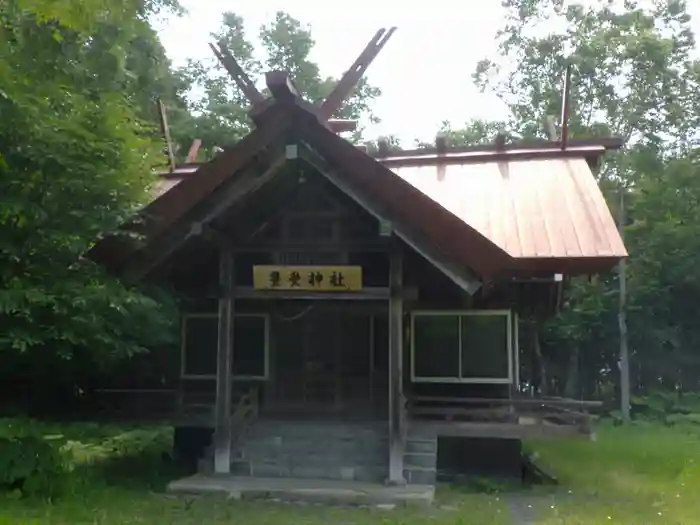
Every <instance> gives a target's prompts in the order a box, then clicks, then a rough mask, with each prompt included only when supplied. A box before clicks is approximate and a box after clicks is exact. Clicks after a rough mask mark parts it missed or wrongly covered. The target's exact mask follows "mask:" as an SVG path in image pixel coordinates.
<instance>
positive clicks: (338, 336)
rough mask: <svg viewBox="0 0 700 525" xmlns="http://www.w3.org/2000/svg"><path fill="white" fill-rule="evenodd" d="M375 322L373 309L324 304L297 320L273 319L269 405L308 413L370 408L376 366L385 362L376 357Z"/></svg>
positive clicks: (353, 412) (369, 410)
mask: <svg viewBox="0 0 700 525" xmlns="http://www.w3.org/2000/svg"><path fill="white" fill-rule="evenodd" d="M372 323H373V320H372V316H371V315H370V314H367V313H348V312H337V311H335V312H334V311H323V309H322V308H321V307H320V305H319V306H318V307H313V308H311V309H310V310H309V311H308V312H307V313H306V314H304V315H302V316H300V317H299V318H298V319H294V320H291V321H285V320H283V319H278V320H274V319H273V337H274V369H275V372H274V374H273V375H274V379H273V381H274V388H273V390H274V393H275V395H274V401H273V400H271V402H272V403H271V406H270V409H272V410H275V411H276V412H279V413H283V412H286V413H290V414H291V413H297V414H299V413H303V414H309V415H311V414H338V415H343V416H349V415H358V416H359V415H364V414H369V413H372V412H373V399H374V397H375V396H376V390H377V386H376V383H377V373H376V370H375V368H376V364H377V363H380V362H381V360H380V359H375V356H374V353H375V348H374V346H375V344H374V343H375V341H374V338H373V330H372ZM380 390H381V389H380ZM385 401H386V398H384V403H382V406H383V405H385V404H386V402H385Z"/></svg>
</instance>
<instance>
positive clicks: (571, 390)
mask: <svg viewBox="0 0 700 525" xmlns="http://www.w3.org/2000/svg"><path fill="white" fill-rule="evenodd" d="M579 352H580V350H579V347H578V346H575V347H574V349H573V351H572V352H571V354H570V355H569V366H568V367H567V370H566V386H565V387H564V396H565V397H568V398H571V399H573V398H576V397H579V396H577V395H576V393H577V390H578V384H579V373H580V370H579Z"/></svg>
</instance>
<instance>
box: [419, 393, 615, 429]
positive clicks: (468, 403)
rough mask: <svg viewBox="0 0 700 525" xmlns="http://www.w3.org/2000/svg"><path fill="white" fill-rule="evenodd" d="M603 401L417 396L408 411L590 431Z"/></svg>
mask: <svg viewBox="0 0 700 525" xmlns="http://www.w3.org/2000/svg"><path fill="white" fill-rule="evenodd" d="M601 405H602V403H601V402H599V401H582V400H575V399H563V398H555V399H552V398H539V399H537V398H495V399H494V398H478V397H469V398H461V397H439V396H413V397H411V398H410V399H409V403H408V413H409V415H410V417H412V418H421V417H422V418H428V419H436V418H437V419H440V420H448V421H461V422H485V421H489V422H499V421H501V422H504V423H513V422H514V421H517V422H518V424H526V425H533V424H536V425H547V424H548V425H552V424H554V425H565V426H568V425H572V426H578V427H579V428H581V430H582V431H584V432H588V431H589V430H590V422H591V419H592V417H593V416H592V415H591V414H589V413H588V409H589V408H594V407H600V406H601Z"/></svg>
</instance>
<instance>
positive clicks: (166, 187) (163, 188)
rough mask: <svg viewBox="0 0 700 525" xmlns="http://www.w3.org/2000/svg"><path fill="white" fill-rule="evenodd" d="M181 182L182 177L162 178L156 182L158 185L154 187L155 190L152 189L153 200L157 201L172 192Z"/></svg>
mask: <svg viewBox="0 0 700 525" xmlns="http://www.w3.org/2000/svg"><path fill="white" fill-rule="evenodd" d="M180 181H182V178H181V177H177V178H176V177H169V178H167V179H166V178H161V179H160V180H158V181H156V183H155V184H154V185H153V188H151V196H152V197H153V199H157V198H158V197H160V196H161V195H163V194H164V193H167V192H168V191H170V190H171V189H172V188H174V187H175V186H177V185H178V184H179V183H180Z"/></svg>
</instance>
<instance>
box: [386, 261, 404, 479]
mask: <svg viewBox="0 0 700 525" xmlns="http://www.w3.org/2000/svg"><path fill="white" fill-rule="evenodd" d="M390 257H391V260H390V265H389V288H390V294H389V479H388V482H389V483H390V484H396V485H403V484H405V483H406V479H405V478H404V475H403V455H404V446H405V441H406V414H405V409H406V407H405V402H404V395H403V297H402V294H401V291H402V285H403V259H402V256H401V252H400V251H399V250H398V248H397V247H395V248H394V249H393V250H392V252H391V255H390Z"/></svg>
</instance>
